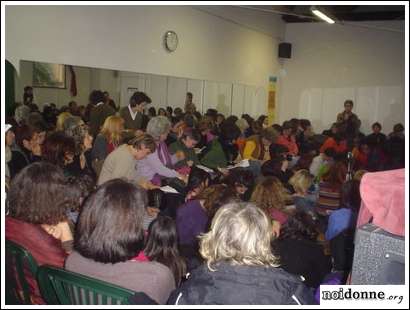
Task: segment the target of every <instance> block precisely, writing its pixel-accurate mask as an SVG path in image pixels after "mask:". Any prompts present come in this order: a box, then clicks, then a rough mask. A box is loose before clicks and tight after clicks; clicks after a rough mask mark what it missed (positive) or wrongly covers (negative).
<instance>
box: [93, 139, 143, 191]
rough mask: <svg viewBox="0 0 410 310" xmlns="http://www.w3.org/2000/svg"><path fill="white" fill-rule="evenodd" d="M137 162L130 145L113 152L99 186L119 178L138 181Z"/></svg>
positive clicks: (101, 174) (103, 168)
mask: <svg viewBox="0 0 410 310" xmlns="http://www.w3.org/2000/svg"><path fill="white" fill-rule="evenodd" d="M136 165H137V160H136V159H135V158H134V157H133V156H132V154H131V153H130V151H129V150H128V145H127V144H123V145H121V146H119V147H117V148H116V149H115V150H114V151H112V152H111V153H110V154H109V155H108V156H107V158H106V159H105V161H104V165H103V166H102V169H101V173H100V176H99V178H98V182H97V184H98V185H101V184H103V183H105V182H107V181H109V180H112V179H117V178H125V179H127V180H128V181H132V182H136V181H138V175H137V170H136Z"/></svg>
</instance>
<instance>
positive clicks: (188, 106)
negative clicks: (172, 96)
mask: <svg viewBox="0 0 410 310" xmlns="http://www.w3.org/2000/svg"><path fill="white" fill-rule="evenodd" d="M192 98H193V95H192V93H190V92H188V93H186V98H185V113H188V114H194V113H195V111H196V106H195V104H194V103H193V102H192Z"/></svg>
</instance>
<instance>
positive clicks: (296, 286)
mask: <svg viewBox="0 0 410 310" xmlns="http://www.w3.org/2000/svg"><path fill="white" fill-rule="evenodd" d="M272 237H273V235H272V225H271V221H270V220H269V218H268V217H267V216H266V214H265V212H264V211H263V210H261V209H260V208H258V207H256V206H255V205H254V204H250V203H230V204H227V205H224V206H223V207H221V208H220V209H219V210H218V212H217V213H216V214H215V217H214V219H213V221H212V225H211V230H210V231H209V232H208V233H207V234H205V235H203V236H202V237H201V240H200V253H201V255H202V257H203V258H204V259H205V262H206V263H205V264H203V265H202V266H200V267H199V268H197V269H195V270H194V271H193V272H192V274H191V275H190V277H189V278H188V280H187V281H186V282H185V283H183V284H182V286H181V287H180V288H179V289H177V290H176V291H175V292H174V293H173V294H172V295H171V297H170V299H169V301H168V302H169V303H172V304H178V305H182V304H185V305H195V304H201V305H211V304H217V305H224V304H231V305H232V304H233V305H235V304H236V305H245V304H270V305H272V304H312V303H314V298H313V294H312V292H311V291H310V290H308V289H307V288H306V287H305V286H304V284H303V283H302V281H301V280H300V279H299V278H298V277H296V276H293V275H291V274H289V273H287V272H285V271H283V270H282V269H280V268H277V267H278V259H277V258H276V257H275V256H274V255H273V254H272V251H271V241H272Z"/></svg>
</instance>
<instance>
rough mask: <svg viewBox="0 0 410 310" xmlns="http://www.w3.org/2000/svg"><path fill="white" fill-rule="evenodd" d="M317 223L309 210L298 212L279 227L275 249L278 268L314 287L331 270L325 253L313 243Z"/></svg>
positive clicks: (315, 241)
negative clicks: (277, 255) (299, 276)
mask: <svg viewBox="0 0 410 310" xmlns="http://www.w3.org/2000/svg"><path fill="white" fill-rule="evenodd" d="M317 236H318V224H317V222H316V221H315V220H314V219H313V218H312V216H311V215H310V214H309V213H306V212H303V211H298V212H296V213H295V214H294V215H293V216H291V217H289V218H288V220H287V222H286V223H285V225H283V226H282V227H281V231H280V235H279V239H278V240H277V241H276V243H275V246H276V251H277V252H278V253H277V254H279V256H280V263H281V267H282V268H283V269H284V270H286V271H287V272H290V273H293V274H296V275H301V276H302V277H303V278H304V280H305V284H306V285H307V286H309V287H313V288H317V287H318V286H319V285H320V283H321V282H322V280H323V278H324V277H325V275H326V274H328V273H329V272H330V270H331V262H330V258H329V256H325V254H324V250H323V246H322V245H321V244H319V243H318V242H317Z"/></svg>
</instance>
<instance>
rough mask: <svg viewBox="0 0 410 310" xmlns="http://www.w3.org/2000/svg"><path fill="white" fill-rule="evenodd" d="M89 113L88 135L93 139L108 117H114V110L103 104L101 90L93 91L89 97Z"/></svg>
mask: <svg viewBox="0 0 410 310" xmlns="http://www.w3.org/2000/svg"><path fill="white" fill-rule="evenodd" d="M89 101H90V105H91V111H90V133H91V135H92V136H93V137H94V138H95V137H96V136H97V135H98V133H99V132H100V129H101V126H102V125H103V124H104V122H105V119H106V118H107V117H108V116H111V115H115V110H114V109H113V108H112V107H111V106H110V105H109V104H108V103H106V102H104V94H103V92H102V91H101V90H93V91H92V92H91V94H90V97H89Z"/></svg>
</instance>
